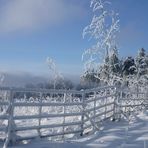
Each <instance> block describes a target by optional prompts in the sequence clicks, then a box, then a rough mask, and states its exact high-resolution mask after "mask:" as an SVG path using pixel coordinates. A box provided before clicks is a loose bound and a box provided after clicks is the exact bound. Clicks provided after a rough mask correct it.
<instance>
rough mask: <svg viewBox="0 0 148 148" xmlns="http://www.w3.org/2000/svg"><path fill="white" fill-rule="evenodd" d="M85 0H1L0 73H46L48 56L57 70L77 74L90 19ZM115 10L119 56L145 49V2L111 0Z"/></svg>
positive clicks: (147, 4)
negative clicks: (83, 35) (118, 26)
mask: <svg viewBox="0 0 148 148" xmlns="http://www.w3.org/2000/svg"><path fill="white" fill-rule="evenodd" d="M89 2H90V1H89V0H0V71H1V72H11V73H32V74H35V75H46V76H47V75H48V74H49V75H50V71H49V70H48V66H47V63H46V58H47V57H51V58H52V59H54V61H55V63H56V64H57V67H58V69H59V71H61V73H64V74H69V75H79V74H80V73H81V72H82V70H83V63H82V61H81V55H82V53H83V51H84V50H85V49H87V48H89V47H90V46H91V43H90V42H88V40H87V39H83V38H82V30H83V28H84V27H85V26H86V25H88V24H89V23H90V21H91V17H92V13H91V9H90V8H89ZM112 7H113V9H114V10H115V11H116V12H118V13H119V17H120V34H119V37H118V39H119V54H120V56H123V57H125V56H128V55H132V56H135V55H136V53H137V50H138V49H139V48H141V47H144V48H145V49H146V50H148V43H147V39H148V27H147V26H148V17H147V11H148V1H147V0H124V1H123V0H112Z"/></svg>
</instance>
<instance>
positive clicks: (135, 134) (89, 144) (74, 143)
mask: <svg viewBox="0 0 148 148" xmlns="http://www.w3.org/2000/svg"><path fill="white" fill-rule="evenodd" d="M144 146H145V148H146V147H148V111H145V112H141V113H139V114H138V115H133V116H131V120H130V122H128V121H127V120H126V119H121V120H120V121H115V122H113V121H110V120H108V121H104V122H103V123H102V124H101V128H100V131H97V132H96V133H94V134H90V135H85V136H84V137H78V139H76V140H69V141H57V142H51V141H49V140H48V139H35V140H31V141H29V142H27V141H23V142H22V143H17V144H16V145H15V146H13V148H49V147H50V148H143V147H144Z"/></svg>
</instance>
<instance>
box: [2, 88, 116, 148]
mask: <svg viewBox="0 0 148 148" xmlns="http://www.w3.org/2000/svg"><path fill="white" fill-rule="evenodd" d="M115 94H116V88H115V87H114V86H107V87H101V88H95V89H90V90H81V91H75V90H47V89H24V88H0V139H3V140H5V146H7V145H8V143H10V142H15V141H17V140H21V139H30V138H34V137H37V136H38V137H51V139H52V137H53V136H54V139H55V136H57V138H70V137H73V136H74V135H76V134H78V135H83V134H86V133H89V132H91V131H93V130H96V129H99V127H98V123H99V122H100V121H102V120H104V119H107V118H109V117H112V116H113V115H114V100H115V96H116V95H115Z"/></svg>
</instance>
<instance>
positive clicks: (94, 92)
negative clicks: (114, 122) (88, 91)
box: [93, 92, 97, 130]
mask: <svg viewBox="0 0 148 148" xmlns="http://www.w3.org/2000/svg"><path fill="white" fill-rule="evenodd" d="M96 97H97V96H96V92H94V124H96ZM94 129H95V127H94V126H93V130H94Z"/></svg>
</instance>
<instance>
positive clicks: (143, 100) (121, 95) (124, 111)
mask: <svg viewBox="0 0 148 148" xmlns="http://www.w3.org/2000/svg"><path fill="white" fill-rule="evenodd" d="M147 90H148V87H147V86H145V87H142V88H140V87H138V86H136V88H132V90H130V89H129V88H124V89H119V90H117V98H118V99H117V101H116V105H117V108H116V109H117V111H116V112H117V113H118V115H119V116H122V115H123V116H126V117H127V116H129V115H131V114H132V113H138V112H139V111H143V110H147V109H148V91H147Z"/></svg>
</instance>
